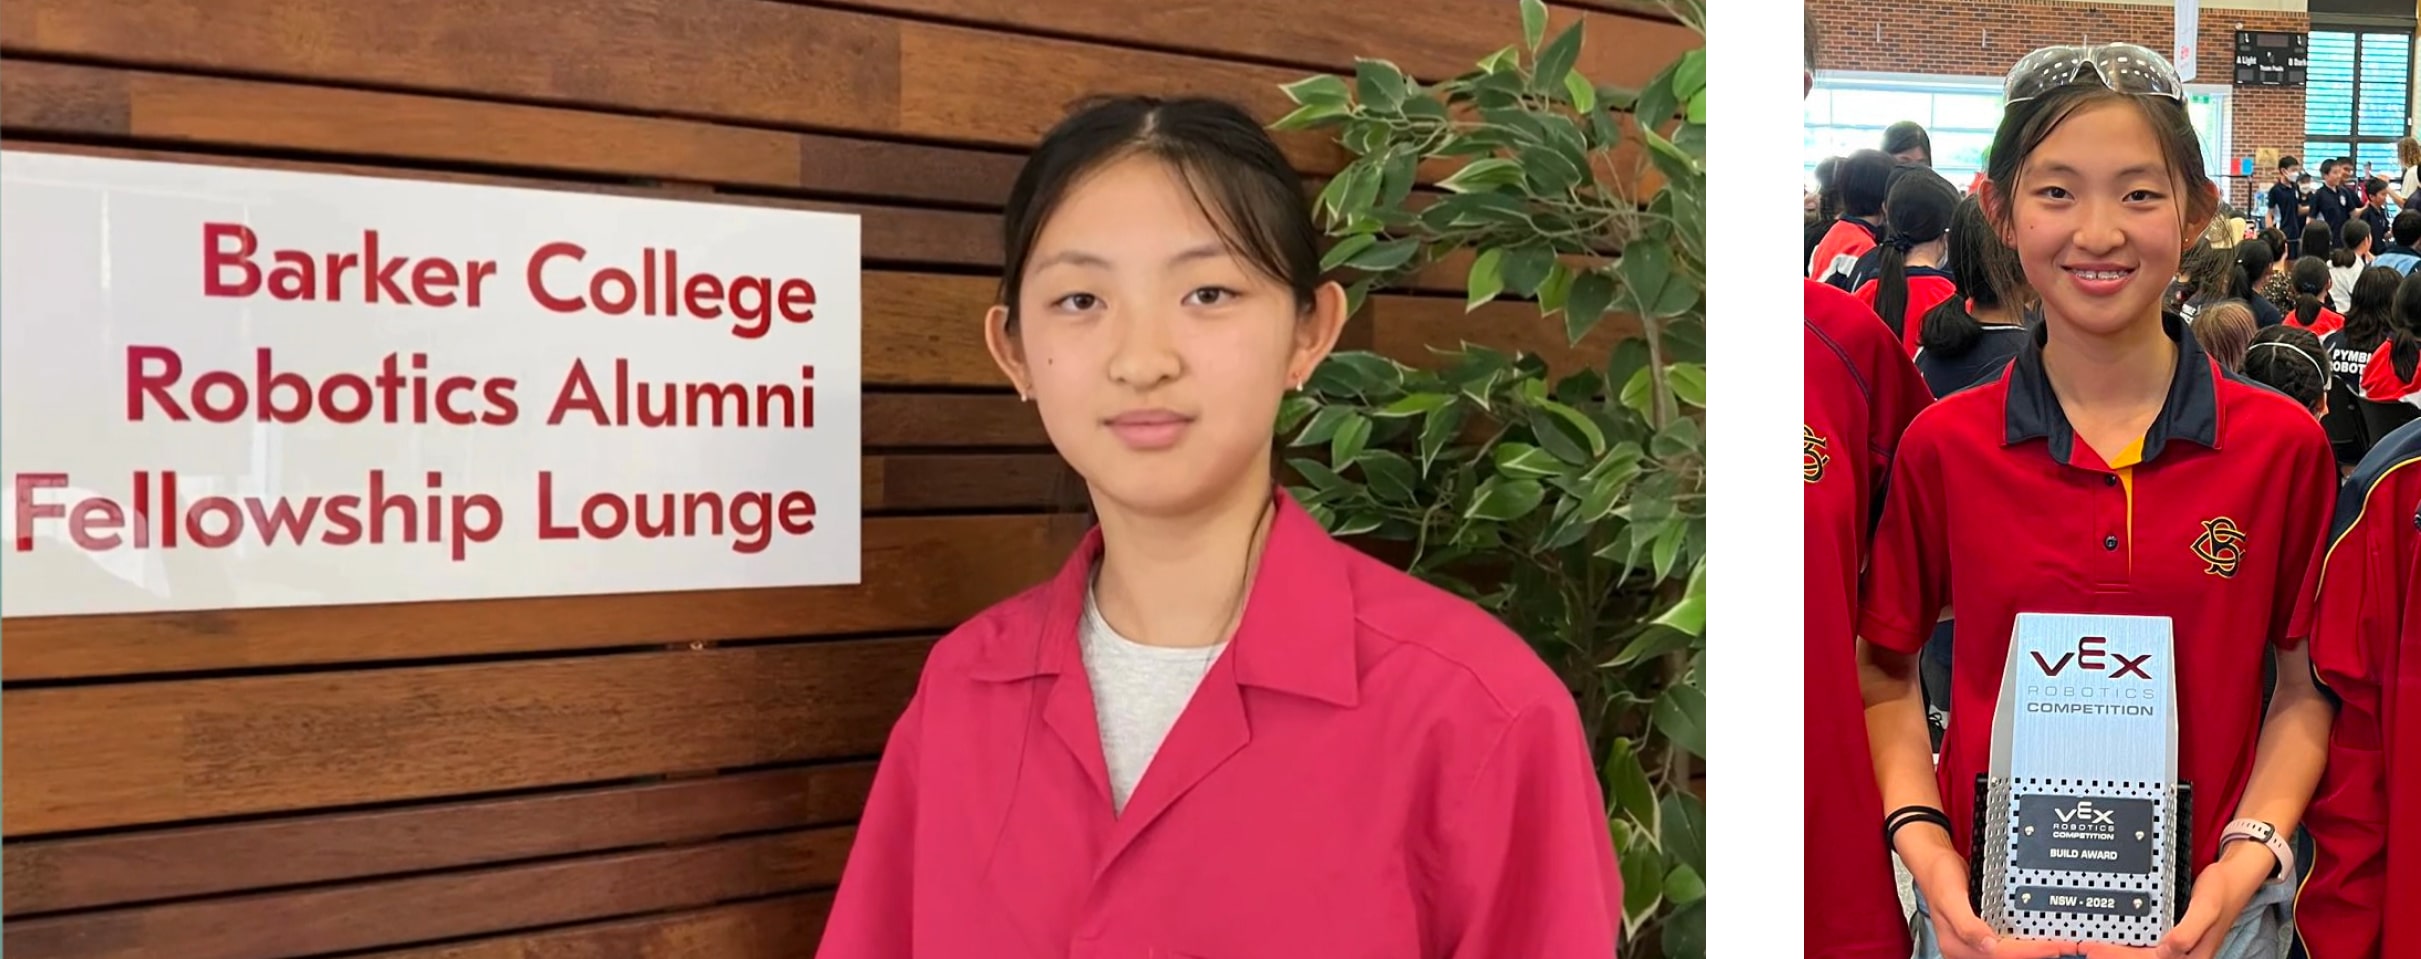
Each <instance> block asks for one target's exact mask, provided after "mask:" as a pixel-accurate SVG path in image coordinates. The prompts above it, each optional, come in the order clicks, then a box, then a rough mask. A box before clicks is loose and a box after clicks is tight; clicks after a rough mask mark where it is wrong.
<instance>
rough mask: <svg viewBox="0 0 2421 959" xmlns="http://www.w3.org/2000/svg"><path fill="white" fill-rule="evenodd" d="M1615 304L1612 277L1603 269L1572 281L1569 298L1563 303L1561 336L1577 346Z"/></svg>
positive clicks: (1574, 278) (1583, 273)
mask: <svg viewBox="0 0 2421 959" xmlns="http://www.w3.org/2000/svg"><path fill="white" fill-rule="evenodd" d="M1613 303H1614V278H1613V277H1610V276H1607V275H1606V274H1605V272H1604V271H1602V270H1588V271H1584V272H1582V273H1581V274H1580V275H1578V276H1575V277H1573V278H1572V294H1571V297H1570V298H1569V299H1567V300H1565V301H1564V335H1565V336H1567V337H1569V338H1570V339H1571V342H1572V343H1573V344H1574V345H1578V344H1579V343H1580V341H1581V338H1582V337H1585V336H1588V335H1589V331H1590V330H1593V329H1596V328H1597V323H1598V321H1600V320H1602V319H1604V318H1605V315H1606V308H1607V307H1609V306H1612V305H1613Z"/></svg>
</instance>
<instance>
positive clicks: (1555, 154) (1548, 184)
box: [1520, 149, 1581, 196]
mask: <svg viewBox="0 0 2421 959" xmlns="http://www.w3.org/2000/svg"><path fill="white" fill-rule="evenodd" d="M1520 162H1521V168H1522V176H1523V177H1525V178H1526V179H1528V181H1529V185H1530V192H1531V194H1532V195H1544V196H1554V195H1556V194H1560V193H1562V192H1564V191H1565V190H1569V189H1571V188H1573V187H1575V186H1578V185H1579V184H1580V180H1581V172H1580V168H1579V167H1577V166H1574V165H1573V163H1572V160H1571V159H1570V158H1568V157H1566V156H1564V154H1563V152H1562V151H1561V150H1560V149H1532V150H1523V151H1522V153H1521V157H1520Z"/></svg>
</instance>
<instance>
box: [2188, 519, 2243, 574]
mask: <svg viewBox="0 0 2421 959" xmlns="http://www.w3.org/2000/svg"><path fill="white" fill-rule="evenodd" d="M2244 546H2245V535H2244V530H2242V529H2239V528H2238V527H2237V526H2236V521H2235V520H2232V519H2229V518H2227V517H2225V516H2221V517H2218V518H2216V519H2206V520H2203V521H2202V535H2201V536H2199V537H2196V538H2195V540H2194V558H2196V559H2199V560H2202V565H2203V570H2202V571H2203V572H2206V573H2209V574H2211V575H2213V576H2217V577H2220V578H2221V579H2232V578H2234V577H2235V576H2236V567H2237V566H2238V565H2239V564H2241V563H2243V562H2244Z"/></svg>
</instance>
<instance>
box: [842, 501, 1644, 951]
mask: <svg viewBox="0 0 2421 959" xmlns="http://www.w3.org/2000/svg"><path fill="white" fill-rule="evenodd" d="M1277 500H1278V509H1277V515H1276V518H1275V519H1274V520H1273V521H1272V523H1271V527H1270V531H1269V535H1268V538H1267V543H1266V546H1265V547H1264V552H1263V556H1262V560H1261V566H1260V569H1259V572H1258V573H1257V574H1256V575H1255V577H1254V580H1253V584H1252V592H1251V597H1250V599H1249V601H1248V604H1247V606H1246V611H1245V615H1244V619H1243V622H1242V624H1241V626H1239V628H1238V630H1237V632H1236V635H1235V637H1234V640H1233V641H1232V642H1231V644H1230V645H1229V647H1228V649H1227V651H1226V652H1225V653H1224V654H1222V655H1221V656H1220V658H1219V660H1218V661H1217V663H1216V664H1214V665H1213V666H1212V667H1211V670H1210V672H1209V674H1208V675H1207V676H1206V677H1205V678H1204V679H1203V681H1202V685H1201V686H1200V687H1199V689H1198V690H1197V691H1196V692H1195V694H1194V697H1193V700H1192V701H1191V703H1190V704H1189V705H1188V706H1187V707H1186V710H1185V712H1184V714H1183V715H1182V716H1181V717H1180V718H1179V719H1178V720H1177V724H1176V726H1175V728H1173V729H1172V730H1170V732H1169V735H1168V738H1167V740H1166V741H1164V742H1163V744H1162V745H1161V747H1160V751H1159V753H1158V755H1157V756H1156V757H1154V758H1153V760H1152V762H1151V765H1150V767H1149V768H1148V769H1146V771H1145V772H1144V775H1143V779H1142V781H1141V782H1140V783H1139V784H1137V786H1136V788H1135V792H1134V795H1133V796H1132V797H1131V798H1130V799H1129V801H1128V803H1127V806H1126V810H1125V813H1124V814H1123V815H1120V814H1117V813H1114V812H1113V811H1112V808H1111V804H1110V790H1109V785H1108V782H1109V779H1108V774H1107V773H1106V771H1105V770H1104V764H1103V760H1102V749H1101V737H1100V733H1099V727H1098V725H1097V724H1096V720H1095V717H1094V713H1093V694H1092V690H1091V687H1090V684H1089V683H1087V682H1086V679H1085V672H1084V665H1083V663H1082V661H1081V659H1080V655H1081V654H1080V653H1079V651H1078V645H1077V626H1078V620H1079V617H1080V616H1081V614H1082V610H1083V605H1084V593H1085V587H1086V583H1087V582H1088V579H1089V571H1090V569H1091V567H1092V566H1093V564H1094V561H1095V560H1096V558H1097V557H1098V556H1099V555H1100V551H1101V539H1100V534H1099V532H1098V531H1095V532H1094V533H1093V534H1091V535H1089V536H1087V537H1086V539H1085V542H1084V544H1083V545H1082V546H1081V547H1079V548H1078V549H1077V551H1076V553H1075V555H1074V556H1072V557H1070V558H1069V560H1068V563H1067V566H1066V567H1065V568H1064V569H1062V570H1061V571H1060V573H1059V574H1058V576H1057V577H1056V578H1054V579H1052V580H1051V581H1050V582H1047V583H1044V584H1042V585H1040V586H1037V587H1035V588H1034V589H1031V590H1029V591H1027V592H1025V593H1024V594H1021V595H1019V596H1016V597H1014V598H1012V599H1009V600H1007V601H1006V602H1003V603H1001V604H1000V605H998V606H995V607H993V608H991V609H989V610H987V611H985V612H984V613H983V614H982V615H980V616H977V617H976V618H975V619H974V620H972V621H970V622H968V623H967V624H966V625H964V626H961V627H959V628H958V629H957V630H956V631H954V632H952V633H951V634H950V635H949V636H947V637H945V638H943V639H942V640H941V642H940V643H939V644H938V645H936V646H935V647H934V649H933V653H932V656H931V658H930V659H929V660H927V662H926V665H925V671H924V675H923V678H922V679H921V680H920V681H919V684H918V687H917V691H916V696H915V698H914V700H913V701H912V702H910V704H909V706H908V710H907V713H906V714H905V715H904V716H902V717H901V718H900V721H899V725H898V726H897V727H895V728H894V729H893V730H892V733H891V740H890V745H889V746H888V747H887V749H886V751H885V752H884V754H883V759H882V766H881V769H880V770H879V771H878V772H877V773H876V775H875V780H874V790H873V794H872V796H871V798H870V799H869V801H868V803H867V808H866V813H865V818H864V820H863V822H862V823H861V824H860V826H859V829H858V834H857V840H856V845H855V847H854V848H853V849H852V850H851V851H850V856H849V865H848V868H847V871H846V872H845V873H844V875H843V878H842V880H841V888H840V892H839V894H838V896H837V898H836V899H835V901H834V904H833V908H832V914H831V919H830V921H829V924H828V925H827V927H826V929H825V933H824V940H823V946H822V948H821V950H820V951H819V952H818V953H817V955H818V956H819V957H820V959H909V957H916V959H962V957H963V959H1287V957H1297V956H1300V957H1317V959H1365V957H1367V959H1409V957H1434V959H1562V957H1573V959H1607V957H1610V956H1613V955H1614V950H1615V944H1616V940H1617V937H1618V936H1619V934H1620V929H1621V926H1622V918H1621V917H1622V880H1621V878H1620V875H1619V873H1618V872H1617V871H1616V868H1615V861H1614V850H1613V844H1612V842H1611V839H1610V837H1609V835H1608V832H1607V827H1606V810H1605V805H1604V800H1603V798H1602V797H1601V794H1600V792H1599V788H1598V783H1597V775H1596V771H1595V767H1594V764H1593V763H1592V762H1591V761H1590V757H1589V751H1588V748H1587V746H1586V744H1585V743H1584V739H1583V735H1582V733H1581V727H1580V718H1579V712H1578V710H1577V709H1576V708H1575V707H1574V705H1573V700H1572V695H1571V693H1570V692H1568V691H1567V690H1566V689H1565V688H1564V686H1563V684H1562V683H1561V682H1560V681H1559V680H1558V679H1557V678H1556V676H1555V675H1554V673H1553V672H1552V671H1550V670H1549V669H1548V668H1547V667H1546V665H1545V664H1544V663H1542V662H1541V661H1540V660H1539V658H1538V657H1537V655H1536V654H1534V653H1532V652H1531V651H1530V650H1529V648H1528V647H1527V646H1525V645H1524V644H1523V643H1522V641H1521V639H1520V638H1519V637H1517V636H1515V635H1514V634H1513V633H1512V632H1511V631H1509V630H1508V629H1506V628H1505V627H1504V626H1503V625H1501V624H1499V623H1498V622H1497V621H1496V620H1495V619H1493V618H1491V617H1490V616H1489V615H1488V614H1487V613H1485V612H1483V611H1482V610H1480V609H1479V608H1478V607H1476V606H1473V605H1472V604H1470V603H1467V602H1464V601H1463V600H1461V599H1458V598H1455V597H1454V596H1452V595H1450V594H1448V593H1446V592H1443V591H1441V590H1438V589H1435V588H1433V587H1430V586H1428V585H1426V584H1424V583H1421V582H1420V581H1418V580H1416V579H1413V578H1412V577H1411V576H1409V575H1406V574H1405V573H1403V572H1401V571H1398V570H1396V569H1393V568H1390V567H1388V566H1387V565H1385V564H1383V563H1381V562H1379V561H1377V560H1374V559H1370V558H1368V557H1366V556H1364V555H1363V554H1361V553H1360V552H1358V551H1356V550H1354V549H1352V548H1351V547H1348V546H1345V545H1343V544H1340V543H1338V542H1336V541H1335V540H1333V539H1331V538H1329V536H1328V535H1327V533H1326V532H1325V531H1323V530H1322V529H1321V528H1320V526H1319V524H1318V522H1317V521H1315V520H1314V519H1312V517H1311V516H1310V515H1309V514H1307V513H1305V512H1304V511H1303V509H1302V508H1301V507H1300V506H1298V505H1297V504H1296V503H1294V502H1293V500H1292V499H1290V498H1289V497H1287V495H1286V494H1285V493H1283V492H1280V493H1278V494H1277Z"/></svg>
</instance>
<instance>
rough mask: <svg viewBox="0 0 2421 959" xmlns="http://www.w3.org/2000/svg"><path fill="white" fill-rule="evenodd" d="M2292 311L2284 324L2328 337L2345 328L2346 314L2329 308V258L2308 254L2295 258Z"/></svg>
mask: <svg viewBox="0 0 2421 959" xmlns="http://www.w3.org/2000/svg"><path fill="white" fill-rule="evenodd" d="M2294 278H2295V312H2293V313H2289V314H2287V320H2286V325H2288V326H2292V327H2294V328H2296V329H2299V330H2309V331H2311V333H2312V335H2314V336H2327V335H2329V334H2331V333H2335V332H2337V331H2338V330H2341V329H2344V328H2345V317H2344V316H2343V315H2341V314H2339V313H2338V312H2337V311H2336V310H2332V309H2329V306H2328V304H2329V283H2330V277H2329V261H2327V260H2323V259H2321V258H2319V257H2316V256H2307V257H2304V258H2303V259H2300V260H2296V261H2295V272H2294Z"/></svg>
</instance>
